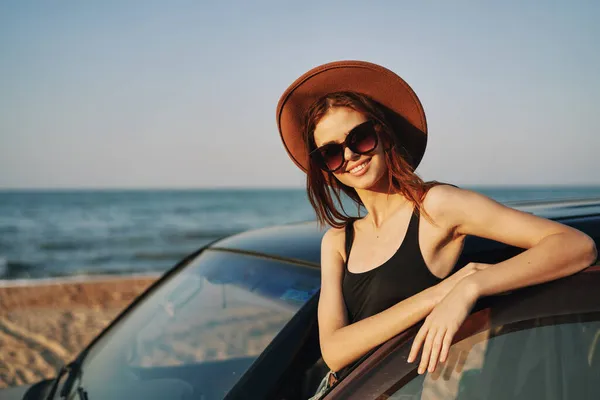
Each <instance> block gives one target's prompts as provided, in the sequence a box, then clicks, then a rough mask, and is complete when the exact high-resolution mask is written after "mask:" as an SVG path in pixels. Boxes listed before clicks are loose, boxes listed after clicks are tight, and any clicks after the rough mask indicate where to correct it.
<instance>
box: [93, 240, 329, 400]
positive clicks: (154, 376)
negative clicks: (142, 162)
mask: <svg viewBox="0 0 600 400" xmlns="http://www.w3.org/2000/svg"><path fill="white" fill-rule="evenodd" d="M319 282H320V278H319V272H318V270H316V269H314V268H308V267H304V266H300V265H295V264H290V263H286V262H282V261H276V260H271V259H266V258H261V257H254V256H248V255H242V254H237V253H232V252H220V251H211V250H207V251H205V252H203V253H202V254H201V256H200V257H198V258H197V259H196V260H195V261H193V262H192V263H191V264H190V265H188V266H187V267H185V268H184V269H183V270H182V271H180V272H179V273H177V274H176V275H175V276H173V277H171V278H170V279H169V280H168V281H167V282H165V283H164V284H163V285H162V286H161V287H160V288H158V290H156V291H155V292H154V293H152V294H151V295H150V296H149V297H148V298H147V299H145V300H144V301H143V302H142V303H141V304H140V305H139V306H138V307H136V308H135V309H134V310H133V311H132V312H131V313H130V315H127V316H126V317H125V318H124V319H123V320H122V321H120V322H119V323H118V324H117V325H116V326H115V327H113V328H112V329H111V330H110V331H109V332H108V333H107V334H106V335H105V336H104V337H103V338H102V339H101V340H100V341H99V342H98V343H97V344H96V345H95V346H94V347H93V349H92V352H90V354H89V355H88V357H87V358H86V361H85V363H84V367H83V374H82V385H83V386H84V387H85V389H86V390H87V391H88V393H89V398H91V399H95V398H109V396H110V398H114V399H117V400H118V399H120V398H148V397H147V396H148V395H149V394H148V393H147V391H148V390H150V389H149V388H152V390H151V392H152V395H154V396H159V397H160V392H161V390H162V391H163V392H162V394H163V395H164V394H165V392H166V393H168V396H167V397H165V398H171V396H173V395H174V393H177V391H178V390H180V391H183V393H190V394H193V395H195V396H197V398H204V399H206V400H210V399H218V398H223V396H224V394H225V393H226V392H227V391H228V390H229V389H230V388H231V387H232V386H233V385H234V384H235V382H236V381H237V379H239V377H240V376H241V375H242V374H243V373H244V372H245V371H246V370H247V369H248V367H249V366H250V365H251V364H252V362H253V361H254V360H255V359H256V357H257V356H258V355H259V354H260V353H261V352H262V351H263V350H264V349H265V348H266V347H267V345H268V344H269V343H270V342H271V341H272V339H273V338H274V337H275V335H277V333H279V331H280V330H281V329H282V328H283V326H284V325H285V324H286V323H287V322H288V321H289V320H290V319H291V318H292V316H293V315H294V314H295V313H296V312H297V311H298V309H299V308H300V307H301V306H302V305H303V304H304V303H305V302H306V301H307V300H308V299H309V298H310V297H311V296H312V294H313V293H315V292H316V291H317V290H318V288H319ZM105 382H112V383H111V385H112V387H111V388H108V387H107V385H106V384H105ZM109 392H110V393H109ZM115 396H117V397H115ZM202 396H204V397H202ZM159 397H157V398H159Z"/></svg>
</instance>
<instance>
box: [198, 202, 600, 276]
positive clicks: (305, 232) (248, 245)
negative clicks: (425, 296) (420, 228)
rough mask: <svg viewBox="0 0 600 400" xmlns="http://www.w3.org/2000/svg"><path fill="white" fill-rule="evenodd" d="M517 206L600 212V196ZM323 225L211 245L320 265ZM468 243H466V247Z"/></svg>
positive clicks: (549, 212) (551, 212)
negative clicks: (321, 226) (321, 227)
mask: <svg viewBox="0 0 600 400" xmlns="http://www.w3.org/2000/svg"><path fill="white" fill-rule="evenodd" d="M506 204H507V205H509V206H510V207H514V208H516V209H519V210H522V211H525V212H529V213H532V214H535V215H539V216H541V217H544V218H551V219H568V218H579V217H587V216H600V198H591V199H569V200H552V201H519V202H507V203H506ZM325 231H326V228H323V229H320V228H319V226H318V224H317V222H316V221H308V222H301V223H294V224H287V225H278V226H272V227H267V228H261V229H253V230H248V231H245V232H242V233H238V234H235V235H232V236H229V237H226V238H223V239H221V240H219V241H216V242H214V243H213V244H212V245H211V246H210V247H211V248H213V249H227V250H232V251H241V252H248V253H255V254H260V255H263V256H270V257H275V258H285V259H288V260H292V261H296V262H299V263H302V264H307V265H311V266H315V267H318V266H319V265H320V258H321V255H320V248H321V239H322V237H323V235H324V233H325ZM468 247H469V246H466V249H468Z"/></svg>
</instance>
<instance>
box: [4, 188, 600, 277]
mask: <svg viewBox="0 0 600 400" xmlns="http://www.w3.org/2000/svg"><path fill="white" fill-rule="evenodd" d="M469 189H473V190H476V191H479V192H481V193H483V194H486V195H488V196H490V197H492V198H494V199H496V200H498V201H500V202H504V203H507V202H508V203H509V202H514V201H524V200H547V199H571V198H592V197H600V187H546V188H544V187H532V188H528V187H517V188H507V187H497V188H494V187H470V188H469ZM349 209H353V208H352V207H350V208H349ZM310 220H314V212H313V210H312V208H311V207H310V204H309V202H308V199H307V197H306V193H305V192H304V190H302V189H282V190H276V189H264V190H255V189H244V190H241V189H240V190H233V189H231V190H96V191H92V190H77V191H75V190H73V191H71V190H69V191H67V190H60V191H38V190H29V191H17V190H14V191H13V190H10V191H9V190H4V191H0V280H15V279H19V280H21V279H38V278H51V277H69V276H75V275H77V276H81V275H84V276H93V275H106V274H146V273H162V272H164V271H166V270H168V269H169V268H171V267H172V266H173V265H175V264H176V263H177V261H179V260H180V259H182V258H183V257H184V256H186V255H187V254H189V253H191V252H193V251H195V250H197V249H198V248H200V247H201V246H202V245H204V244H206V243H208V242H210V241H212V240H214V239H217V238H219V237H222V236H225V235H230V234H234V233H237V232H242V231H244V230H247V229H253V228H261V227H266V226H270V225H276V224H285V223H292V222H301V221H310Z"/></svg>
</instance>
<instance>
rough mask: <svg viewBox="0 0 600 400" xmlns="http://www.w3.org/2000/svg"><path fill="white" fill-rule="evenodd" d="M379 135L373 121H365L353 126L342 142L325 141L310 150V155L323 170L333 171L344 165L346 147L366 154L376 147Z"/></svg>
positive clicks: (357, 152) (354, 151)
mask: <svg viewBox="0 0 600 400" xmlns="http://www.w3.org/2000/svg"><path fill="white" fill-rule="evenodd" d="M378 141H379V137H378V135H377V131H376V130H375V121H366V122H363V123H362V124H360V125H357V126H355V127H354V128H353V129H352V130H351V131H350V132H348V135H347V136H346V139H345V140H344V142H343V143H327V144H325V145H323V146H321V147H318V148H316V149H315V150H313V151H311V152H310V154H309V155H310V157H311V158H312V159H313V160H314V161H315V163H316V164H317V165H318V166H319V168H321V169H322V170H324V171H328V172H335V171H337V170H339V169H340V168H342V166H343V165H344V161H345V160H344V153H345V151H346V147H348V148H349V149H350V150H352V152H353V153H356V154H361V155H362V154H367V153H369V152H371V151H373V150H375V148H376V147H377V143H378Z"/></svg>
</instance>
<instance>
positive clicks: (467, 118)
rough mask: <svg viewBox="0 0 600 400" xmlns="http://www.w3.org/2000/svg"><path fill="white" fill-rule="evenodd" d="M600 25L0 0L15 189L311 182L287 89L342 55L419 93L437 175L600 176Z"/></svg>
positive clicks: (548, 13) (362, 6)
mask: <svg viewBox="0 0 600 400" xmlns="http://www.w3.org/2000/svg"><path fill="white" fill-rule="evenodd" d="M292 3H293V4H292ZM483 3H487V4H485V5H484V4H483ZM523 3H527V4H523ZM558 3H561V4H560V5H559V4H558ZM599 20H600V2H597V1H593V0H589V1H582V0H575V1H566V0H564V1H562V2H557V1H546V2H541V1H527V2H522V1H503V2H475V1H442V0H439V1H419V2H416V1H412V2H408V1H373V2H367V1H343V2H342V1H339V2H336V1H314V2H312V1H300V2H285V1H269V2H266V1H173V2H167V1H98V2H88V1H61V2H48V1H37V2H30V1H11V2H9V1H5V2H1V3H0V188H21V187H24V188H32V187H52V188H54V187H60V188H65V187H68V188H71V187H92V188H95V187H119V188H120V187H214V186H220V187H222V186H261V187H265V186H275V187H282V186H286V187H289V186H292V187H302V186H303V184H304V176H303V174H301V173H300V171H299V170H297V169H296V167H295V166H294V165H293V163H292V162H291V161H290V160H289V159H288V157H287V155H286V153H285V151H284V149H283V146H282V144H281V142H280V139H279V136H278V133H277V127H276V124H275V107H276V104H277V100H278V99H279V96H280V94H281V93H282V92H283V90H285V88H286V87H287V86H288V85H289V84H290V83H291V82H292V81H293V80H294V79H295V78H297V77H298V76H299V75H300V74H302V73H304V72H305V71H306V70H308V69H309V68H312V67H314V66H316V65H319V64H322V63H324V62H328V61H333V60H340V59H363V60H368V61H372V62H375V63H380V64H382V65H385V66H386V67H388V68H390V69H392V70H394V71H395V72H397V73H398V74H399V75H401V76H402V77H404V78H405V79H406V80H407V81H408V82H409V84H410V85H411V86H412V87H413V88H414V89H415V91H416V92H417V94H418V95H419V97H420V99H421V101H422V102H423V104H424V106H425V110H426V114H427V118H428V122H429V127H430V139H429V145H428V149H427V152H426V154H425V158H424V160H423V163H422V164H421V167H419V170H418V172H419V173H420V175H421V176H423V177H424V178H425V179H437V180H443V181H450V182H454V183H456V184H461V185H476V184H490V185H491V184H600V128H599V121H598V115H600V44H599V43H600V24H599V23H598V21H599Z"/></svg>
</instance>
